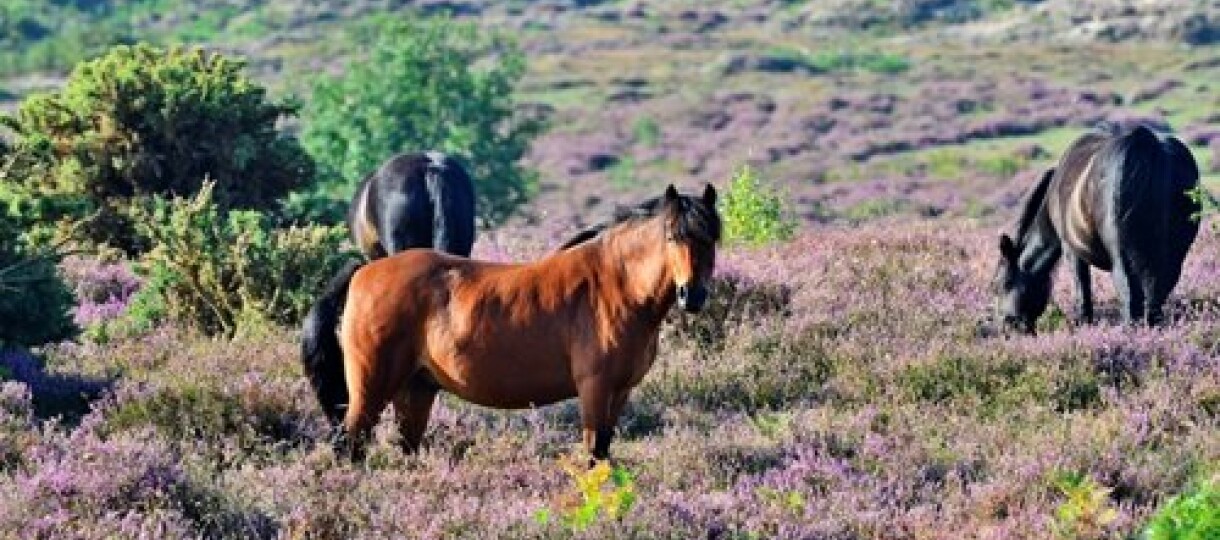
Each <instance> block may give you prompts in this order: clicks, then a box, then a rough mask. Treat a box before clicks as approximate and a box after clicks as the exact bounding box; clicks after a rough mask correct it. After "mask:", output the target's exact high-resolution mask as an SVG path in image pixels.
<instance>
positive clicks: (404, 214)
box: [301, 152, 475, 423]
mask: <svg viewBox="0 0 1220 540" xmlns="http://www.w3.org/2000/svg"><path fill="white" fill-rule="evenodd" d="M347 225H348V229H349V230H350V231H351V234H352V240H353V241H354V242H355V243H356V245H357V246H358V247H359V248H360V251H361V252H362V253H364V256H365V257H366V258H367V259H368V260H374V259H380V258H382V257H386V256H388V255H393V254H395V253H398V252H399V251H403V250H406V249H411V248H434V249H437V250H440V251H444V252H447V253H451V254H454V255H461V256H463V257H469V256H470V250H471V248H472V247H473V246H474V233H475V195H474V184H473V183H472V182H471V180H470V176H469V175H468V174H466V171H465V169H463V168H462V166H461V165H460V164H459V163H458V162H457V161H456V160H455V159H453V158H451V157H449V156H446V155H445V154H442V153H440V152H426V153H414V154H399V155H396V156H394V157H392V158H390V160H389V161H387V162H385V163H384V164H383V165H382V166H381V167H380V168H378V169H377V171H376V172H374V173H373V174H370V175H369V176H367V177H365V179H364V180H363V181H362V182H360V186H359V187H358V188H356V195H355V196H354V197H353V198H352V204H351V206H350V207H349V209H348V212H347ZM364 264H365V263H364V262H351V263H349V264H348V265H347V266H345V267H344V268H343V269H342V270H340V271H339V273H338V274H336V275H335V277H333V278H331V281H330V283H328V284H327V285H326V289H325V290H324V291H323V292H322V295H321V296H320V297H319V298H318V301H317V302H316V303H314V305H313V307H312V308H311V309H310V310H309V313H308V314H307V315H306V316H305V323H304V328H303V329H302V331H301V362H302V363H304V364H305V367H306V369H305V372H306V373H309V374H310V383H311V384H312V385H313V388H314V392H315V393H316V394H317V396H318V400H319V401H320V402H321V403H322V408H323V410H324V411H323V412H325V413H326V416H327V418H328V419H330V420H331V422H332V423H337V422H339V420H341V419H342V417H343V408H344V407H345V406H346V405H347V400H348V396H347V388H346V387H344V386H343V385H337V387H336V386H335V385H330V386H327V385H324V384H321V383H322V381H324V380H336V378H337V380H343V373H342V366H343V362H342V361H328V359H336V358H337V359H339V360H342V358H343V355H342V351H341V350H340V347H339V340H338V337H337V336H336V334H335V329H336V327H337V326H338V324H339V318H340V316H341V315H342V310H343V305H344V303H345V302H346V300H347V285H348V282H350V281H351V279H352V275H353V274H355V273H356V270H359V269H360V267H361V266H364ZM328 370H329V372H328Z"/></svg>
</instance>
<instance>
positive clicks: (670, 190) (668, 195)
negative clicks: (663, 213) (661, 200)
mask: <svg viewBox="0 0 1220 540" xmlns="http://www.w3.org/2000/svg"><path fill="white" fill-rule="evenodd" d="M676 200H678V190H677V189H674V185H673V184H670V185H669V187H667V188H665V202H674V201H676Z"/></svg>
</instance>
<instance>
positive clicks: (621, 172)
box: [608, 156, 640, 189]
mask: <svg viewBox="0 0 1220 540" xmlns="http://www.w3.org/2000/svg"><path fill="white" fill-rule="evenodd" d="M608 174H609V179H610V185H611V186H614V187H615V188H618V189H629V188H631V187H632V186H634V185H637V184H639V183H640V180H639V177H638V175H637V172H636V163H635V158H634V157H631V156H623V157H622V158H621V159H619V160H618V161H616V162H615V163H614V166H613V167H611V168H610V170H609V171H608Z"/></svg>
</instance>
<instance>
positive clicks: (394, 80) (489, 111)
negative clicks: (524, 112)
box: [302, 18, 542, 223]
mask: <svg viewBox="0 0 1220 540" xmlns="http://www.w3.org/2000/svg"><path fill="white" fill-rule="evenodd" d="M352 40H353V42H354V44H353V45H354V47H355V48H356V49H357V50H360V51H362V52H365V51H367V53H366V55H365V56H364V58H363V60H360V61H356V62H354V63H353V64H351V65H349V66H348V69H347V72H346V73H345V74H344V75H343V76H342V77H338V78H330V77H323V78H321V79H319V80H318V81H317V82H316V84H315V85H314V89H313V96H312V99H311V100H310V103H309V107H308V109H307V110H306V114H305V123H304V124H305V125H304V131H303V134H302V141H303V142H304V144H305V146H306V148H307V149H308V150H309V152H310V153H311V154H312V155H313V156H314V157H315V158H316V159H317V161H318V164H319V167H320V168H321V173H322V175H323V177H324V178H325V181H326V182H327V183H330V184H338V185H340V186H342V189H335V188H326V187H324V188H323V189H330V190H331V191H333V192H341V193H342V194H343V195H344V196H347V195H350V193H351V191H352V190H353V189H354V187H355V184H356V183H357V181H358V180H359V179H361V178H363V177H364V176H365V175H367V174H369V173H371V172H373V171H374V170H376V168H377V167H378V166H379V165H380V164H381V163H382V162H383V161H384V160H386V159H387V158H389V157H390V156H391V155H393V154H395V153H398V152H403V151H423V150H433V149H435V150H442V151H445V152H448V153H452V154H456V155H461V156H464V157H465V163H466V164H467V166H468V168H469V171H470V173H471V176H472V177H473V179H474V182H475V188H476V191H477V193H478V197H479V213H480V215H481V216H482V217H483V218H484V219H486V220H488V221H489V222H491V223H496V222H499V221H501V220H503V219H504V218H505V217H507V216H508V215H509V214H510V213H511V212H512V211H513V210H514V209H515V208H516V207H517V206H518V205H520V204H521V203H523V202H525V201H526V200H527V199H528V197H529V196H530V195H531V194H532V193H533V192H534V189H535V185H536V182H537V178H536V176H537V175H536V173H534V172H532V171H527V170H525V169H523V168H522V167H521V166H520V165H518V161H520V159H521V158H522V157H523V156H524V155H525V152H526V150H527V149H528V147H529V143H530V141H532V140H533V138H534V137H535V136H537V135H538V133H539V132H540V130H541V128H542V126H541V124H540V123H539V122H538V121H536V120H533V119H528V118H520V117H517V116H516V115H515V114H514V103H513V89H514V87H515V86H516V84H517V82H518V81H519V80H520V79H521V76H522V75H523V74H524V73H525V60H524V56H523V55H522V54H521V52H520V51H519V50H518V49H517V48H516V47H515V46H514V45H513V44H511V43H510V42H509V41H507V40H506V39H504V38H503V37H502V36H500V35H497V34H489V33H488V32H487V31H486V30H484V29H479V28H477V27H475V26H474V25H473V24H465V23H455V22H452V21H450V20H448V19H443V18H442V19H389V18H380V19H375V20H374V21H373V22H372V23H371V24H369V25H366V26H362V27H360V28H359V29H358V30H357V31H356V32H355V33H354V35H353V37H352ZM318 206H321V207H324V206H325V205H315V207H318ZM323 217H329V218H330V219H338V218H340V217H341V216H335V215H331V216H323Z"/></svg>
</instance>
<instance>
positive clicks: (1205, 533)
mask: <svg viewBox="0 0 1220 540" xmlns="http://www.w3.org/2000/svg"><path fill="white" fill-rule="evenodd" d="M1144 538H1145V539H1147V540H1204V539H1210V538H1220V476H1214V477H1212V478H1211V479H1210V480H1206V481H1203V482H1198V483H1196V484H1195V485H1192V486H1190V487H1188V488H1187V489H1186V490H1185V491H1184V492H1182V493H1181V494H1180V495H1178V496H1176V497H1174V498H1172V499H1170V500H1169V502H1166V503H1165V505H1164V506H1162V507H1161V508H1160V510H1157V512H1156V513H1155V514H1153V515H1152V518H1151V519H1150V520H1149V521H1148V527H1147V528H1146V529H1144Z"/></svg>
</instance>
